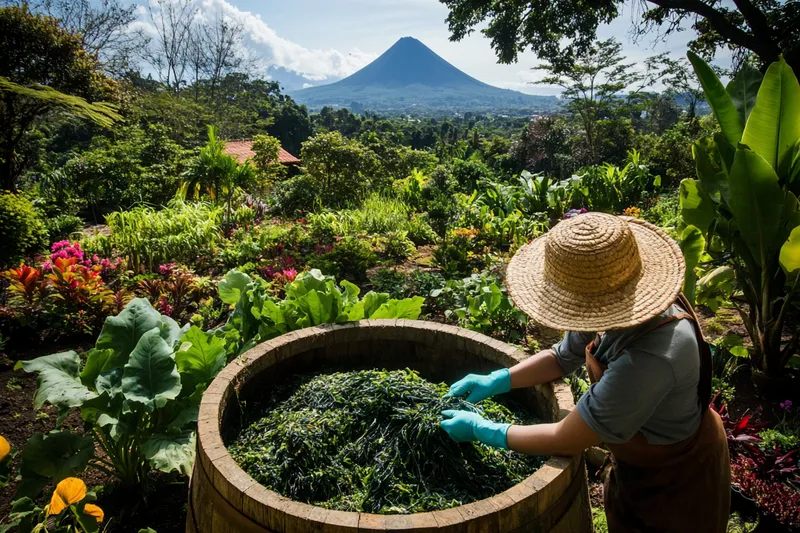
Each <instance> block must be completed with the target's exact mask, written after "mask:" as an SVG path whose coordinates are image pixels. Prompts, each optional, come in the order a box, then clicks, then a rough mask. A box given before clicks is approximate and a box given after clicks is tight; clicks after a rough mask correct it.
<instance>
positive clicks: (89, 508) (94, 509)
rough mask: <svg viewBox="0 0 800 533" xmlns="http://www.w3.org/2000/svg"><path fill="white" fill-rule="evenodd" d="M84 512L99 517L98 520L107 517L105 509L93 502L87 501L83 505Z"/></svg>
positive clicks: (100, 520)
mask: <svg viewBox="0 0 800 533" xmlns="http://www.w3.org/2000/svg"><path fill="white" fill-rule="evenodd" d="M83 512H84V513H86V514H88V515H89V516H93V517H95V518H97V521H98V522H102V521H103V518H104V517H105V513H103V510H102V509H100V508H99V507H98V506H96V505H95V504H93V503H87V504H86V505H85V506H84V507H83Z"/></svg>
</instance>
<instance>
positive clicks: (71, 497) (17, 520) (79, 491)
mask: <svg viewBox="0 0 800 533" xmlns="http://www.w3.org/2000/svg"><path fill="white" fill-rule="evenodd" d="M96 500H97V495H96V494H95V493H94V492H93V491H89V490H87V488H86V484H85V483H84V482H83V481H81V480H80V479H78V478H75V477H68V478H66V479H63V480H61V481H60V482H59V483H58V484H57V485H56V488H55V490H53V495H52V496H51V498H50V502H49V503H48V504H47V505H45V506H44V507H43V508H42V507H39V506H38V505H37V504H36V502H35V501H34V500H32V499H31V498H28V497H23V498H19V499H17V500H15V501H13V502H12V503H11V513H10V514H9V517H8V518H9V520H10V522H9V523H8V524H4V525H0V532H2V533H5V532H6V531H9V530H11V529H12V528H14V530H15V531H17V532H18V533H35V532H39V531H52V532H53V533H96V532H97V531H99V529H100V528H99V524H100V523H102V522H103V519H104V518H105V513H104V512H103V510H102V509H101V508H100V507H98V506H97V505H95V504H94V503H92V502H94V501H96Z"/></svg>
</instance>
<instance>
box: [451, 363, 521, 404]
mask: <svg viewBox="0 0 800 533" xmlns="http://www.w3.org/2000/svg"><path fill="white" fill-rule="evenodd" d="M510 390H511V373H510V372H509V371H508V369H507V368H501V369H500V370H495V371H494V372H492V373H491V374H469V375H468V376H466V377H464V378H462V379H460V380H458V381H456V382H455V383H453V384H452V385H451V386H450V392H448V393H447V396H455V397H462V396H466V400H467V401H468V402H471V403H477V402H479V401H481V400H485V399H486V398H489V397H491V396H494V395H495V394H502V393H504V392H508V391H510Z"/></svg>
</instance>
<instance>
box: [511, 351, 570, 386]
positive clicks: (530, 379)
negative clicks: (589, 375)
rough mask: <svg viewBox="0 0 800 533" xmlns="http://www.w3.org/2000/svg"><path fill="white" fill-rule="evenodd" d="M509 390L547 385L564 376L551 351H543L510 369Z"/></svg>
mask: <svg viewBox="0 0 800 533" xmlns="http://www.w3.org/2000/svg"><path fill="white" fill-rule="evenodd" d="M509 370H510V373H511V388H512V389H520V388H523V387H533V386H535V385H541V384H542V383H549V382H550V381H553V380H554V379H558V378H560V377H562V376H563V375H564V370H563V369H562V368H561V365H560V364H558V359H556V355H555V353H553V350H543V351H541V352H539V353H537V354H536V355H533V356H531V357H529V358H528V359H526V360H525V361H523V362H521V363H519V364H518V365H515V366H513V367H511V368H510V369H509Z"/></svg>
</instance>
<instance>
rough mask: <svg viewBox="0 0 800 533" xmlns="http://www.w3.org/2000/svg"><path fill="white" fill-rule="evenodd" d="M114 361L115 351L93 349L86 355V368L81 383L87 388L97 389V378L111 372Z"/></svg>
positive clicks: (82, 372) (82, 373)
mask: <svg viewBox="0 0 800 533" xmlns="http://www.w3.org/2000/svg"><path fill="white" fill-rule="evenodd" d="M113 360H114V350H111V349H108V350H98V349H97V348H93V349H91V350H89V352H88V353H87V354H86V366H84V367H83V370H82V371H81V382H82V383H83V384H84V385H86V386H87V387H95V381H97V377H98V376H99V375H100V374H102V373H103V372H105V371H106V370H111V369H112V368H111V363H112V362H113Z"/></svg>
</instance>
